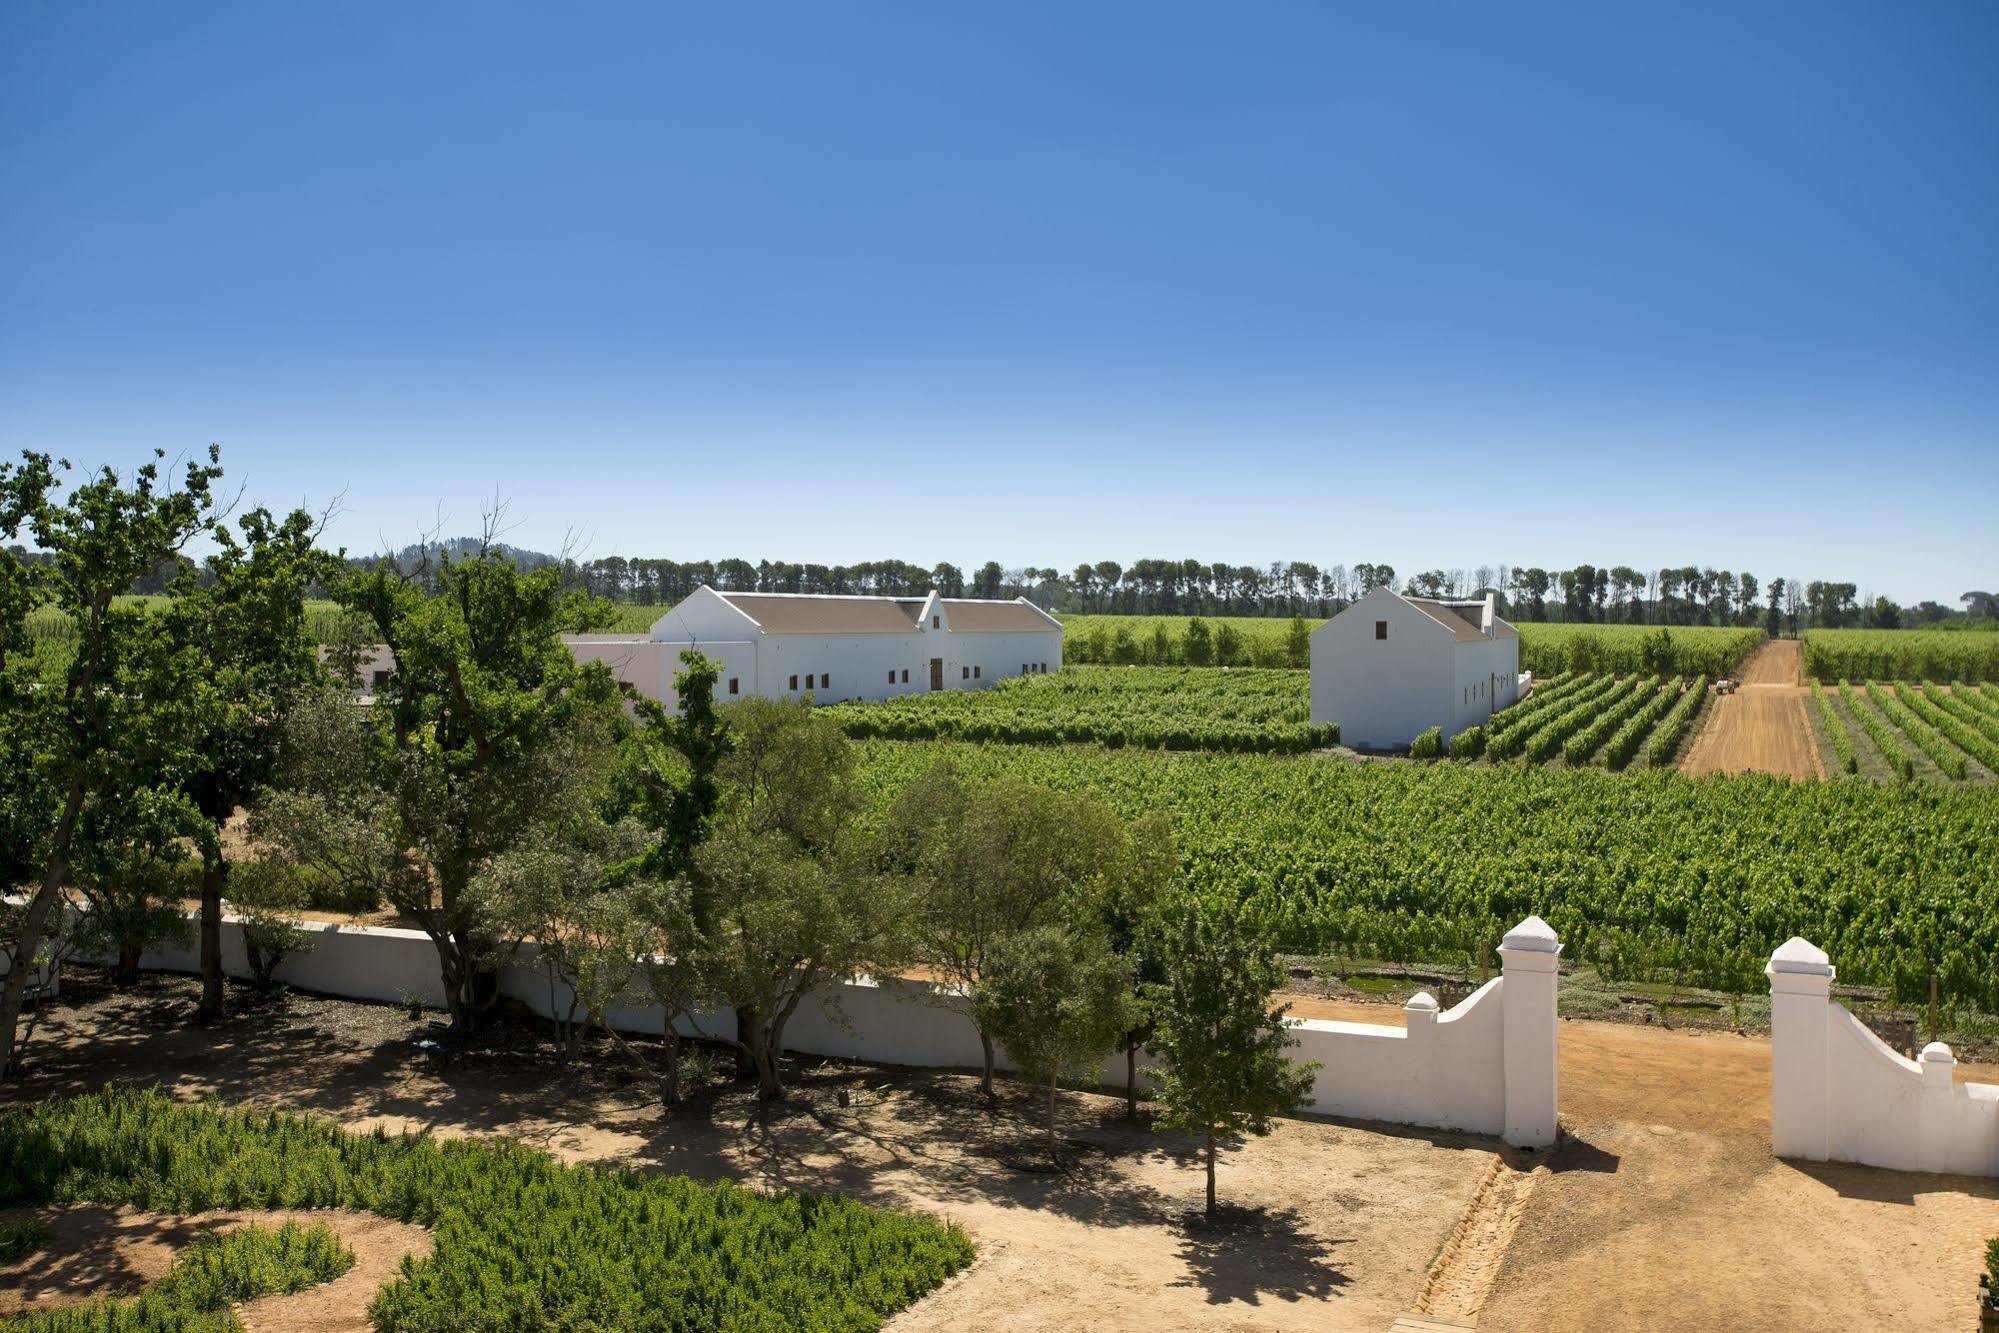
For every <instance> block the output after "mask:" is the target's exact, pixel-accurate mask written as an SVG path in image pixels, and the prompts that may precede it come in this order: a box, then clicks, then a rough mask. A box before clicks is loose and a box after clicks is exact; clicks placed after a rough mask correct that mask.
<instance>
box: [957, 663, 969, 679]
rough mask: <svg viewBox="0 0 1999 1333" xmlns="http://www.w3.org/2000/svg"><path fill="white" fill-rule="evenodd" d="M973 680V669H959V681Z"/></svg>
mask: <svg viewBox="0 0 1999 1333" xmlns="http://www.w3.org/2000/svg"><path fill="white" fill-rule="evenodd" d="M971 678H972V669H971V668H970V667H966V666H961V667H959V668H958V679H959V680H970V679H971Z"/></svg>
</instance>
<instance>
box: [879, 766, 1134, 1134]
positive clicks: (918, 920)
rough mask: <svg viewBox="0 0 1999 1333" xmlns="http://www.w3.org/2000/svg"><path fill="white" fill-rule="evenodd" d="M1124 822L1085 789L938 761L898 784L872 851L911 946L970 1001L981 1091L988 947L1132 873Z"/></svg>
mask: <svg viewBox="0 0 1999 1333" xmlns="http://www.w3.org/2000/svg"><path fill="white" fill-rule="evenodd" d="M1133 843H1134V839H1133V837H1132V833H1131V831H1130V830H1129V829H1128V828H1127V826H1126V825H1125V822H1124V821H1123V820H1122V819H1121V818H1119V817H1118V815H1117V813H1116V812H1115V811H1113V810H1112V809H1111V808H1110V807H1109V806H1108V805H1107V804H1105V803H1104V802H1103V801H1102V800H1101V799H1099V798H1098V797H1096V796H1093V795H1090V794H1088V793H1067V792H1056V791H1051V790H1049V789H1048V788H1046V787H1037V786H1034V785H1032V784H1029V783H1025V782H1020V781H1017V780H1014V779H1004V778H1003V779H999V780H995V781H992V782H987V783H984V784H980V785H977V786H971V785H967V784H966V783H964V782H963V781H961V780H960V779H959V777H958V775H957V774H956V773H955V772H953V771H952V769H951V768H950V767H949V766H948V765H945V764H939V765H937V766H936V767H935V768H932V769H930V770H929V771H928V772H926V773H924V774H922V775H921V776H919V777H918V778H917V780H916V781H915V782H913V783H911V784H910V785H909V786H908V787H907V788H905V789H904V791H903V792H902V794H901V795H900V796H899V797H898V798H897V800H896V803H895V805H894V807H893V808H892V810H891V811H890V815H889V820H888V828H887V830H886V833H885V835H884V838H883V846H882V852H883V861H884V864H886V865H887V866H888V868H889V869H890V870H891V872H892V873H896V874H899V875H905V876H908V877H910V879H911V880H912V887H913V889H914V903H913V909H912V912H911V917H910V920H911V924H912V928H913V937H912V940H911V943H912V946H913V948H914V950H915V952H916V954H917V956H918V957H919V958H920V959H921V960H922V961H923V962H924V963H925V964H927V965H928V966H929V967H930V968H931V969H932V970H933V971H934V972H936V973H937V974H939V975H940V977H941V979H943V980H945V981H947V982H949V983H951V985H952V988H953V992H947V993H946V994H945V995H943V996H940V1000H941V1001H942V1002H945V1003H949V1004H952V1005H953V1006H954V1007H955V1005H956V1003H957V1001H956V998H955V997H956V995H959V994H961V995H963V996H964V997H966V998H967V999H969V1000H970V1001H971V1004H970V1010H969V1012H970V1017H971V1019H972V1022H973V1025H974V1026H975V1027H977V1028H978V1032H979V1045H980V1049H981V1052H982V1054H983V1057H984V1063H983V1067H982V1071H981V1077H980V1080H979V1088H980V1090H981V1091H983V1092H984V1093H985V1094H986V1095H987V1096H991V1095H993V1041H994V1038H993V1035H992V1033H991V1032H990V1031H989V1030H988V1029H987V1028H986V1027H985V1024H984V1022H983V1019H982V1015H983V1013H984V1012H985V1011H984V1010H983V1009H982V1008H981V1006H980V1004H979V1003H978V1001H979V992H980V990H981V989H982V988H983V986H984V985H985V979H986V972H987V968H988V967H989V965H990V963H991V958H992V951H993V950H994V949H995V948H996V947H998V946H999V944H1000V943H1001V942H1002V941H1004V940H1006V939H1008V938H1010V937H1011V936H1013V935H1017V934H1019V933H1020V932H1022V931H1025V930H1027V929H1029V928H1031V927H1033V926H1035V925H1039V924H1049V923H1053V922H1056V921H1058V920H1060V919H1062V918H1063V917H1064V916H1065V914H1067V913H1068V912H1069V910H1070V909H1072V908H1073V907H1075V906H1076V905H1083V906H1084V907H1085V909H1086V910H1093V909H1094V905H1095V904H1097V903H1100V902H1108V901H1111V900H1112V898H1113V895H1114V894H1115V893H1116V892H1117V891H1118V887H1119V886H1120V885H1121V884H1122V883H1123V882H1124V881H1126V880H1127V879H1129V878H1132V877H1133V867H1134V864H1135V862H1136V861H1137V859H1138V858H1137V857H1136V856H1135V854H1134V850H1133Z"/></svg>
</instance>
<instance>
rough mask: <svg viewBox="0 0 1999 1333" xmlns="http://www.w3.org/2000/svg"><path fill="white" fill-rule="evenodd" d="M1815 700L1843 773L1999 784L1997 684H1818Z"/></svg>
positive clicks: (1905, 682)
mask: <svg viewBox="0 0 1999 1333" xmlns="http://www.w3.org/2000/svg"><path fill="white" fill-rule="evenodd" d="M1812 696H1813V707H1814V709H1815V711H1816V713H1817V715H1818V721H1819V726H1820V728H1821V729H1822V734H1823V735H1824V736H1825V737H1826V740H1827V741H1828V743H1829V744H1830V745H1831V747H1832V750H1833V753H1834V756H1835V757H1836V761H1837V767H1838V768H1839V769H1840V770H1841V771H1842V772H1845V773H1853V774H1859V775H1861V776H1864V777H1872V778H1875V779H1877V780H1888V781H1897V782H1914V781H1924V782H1932V783H1968V784H1972V785H1983V784H1989V783H1991V782H1992V781H1993V780H1994V779H1995V777H1999V685H1967V684H1958V685H1952V686H1941V685H1936V684H1911V683H1909V682H1907V681H1899V680H1898V681H1889V682H1875V683H1871V684H1865V685H1855V684H1850V683H1841V684H1839V685H1836V686H1834V687H1832V688H1830V689H1828V688H1827V687H1826V686H1824V685H1822V684H1820V683H1818V682H1817V681H1814V682H1813V683H1812Z"/></svg>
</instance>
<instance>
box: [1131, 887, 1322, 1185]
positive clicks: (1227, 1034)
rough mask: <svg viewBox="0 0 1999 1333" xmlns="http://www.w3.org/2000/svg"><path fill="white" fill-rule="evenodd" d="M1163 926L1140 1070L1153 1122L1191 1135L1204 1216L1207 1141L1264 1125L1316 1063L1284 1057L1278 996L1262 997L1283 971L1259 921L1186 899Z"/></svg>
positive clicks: (1299, 1094)
mask: <svg viewBox="0 0 1999 1333" xmlns="http://www.w3.org/2000/svg"><path fill="white" fill-rule="evenodd" d="M1177 915H1178V920H1177V922H1176V923H1175V924H1174V925H1173V926H1171V927H1170V928H1169V929H1168V930H1167V932H1166V933H1165V936H1164V939H1163V941H1162V944H1161V952H1160V967H1161V970H1162V971H1163V973H1164V975H1165V979H1164V980H1163V981H1161V982H1160V983H1159V984H1157V985H1155V986H1154V987H1152V991H1151V1003H1152V1011H1153V1015H1154V1021H1155V1022H1156V1024H1157V1028H1156V1030H1155V1031H1154V1034H1153V1040H1152V1044H1151V1045H1150V1047H1149V1048H1148V1049H1150V1050H1152V1051H1153V1052H1154V1053H1156V1054H1157V1055H1158V1056H1160V1057H1161V1059H1162V1061H1163V1066H1162V1067H1161V1068H1159V1069H1155V1070H1151V1071H1148V1072H1149V1073H1150V1076H1151V1077H1152V1079H1153V1081H1154V1084H1155V1085H1156V1089H1157V1092H1158V1096H1159V1100H1160V1101H1161V1102H1162V1103H1163V1104H1164V1106H1165V1111H1164V1114H1162V1115H1161V1116H1160V1120H1159V1123H1160V1124H1162V1125H1165V1126H1169V1127H1171V1128H1175V1129H1182V1130H1185V1131H1186V1132H1188V1133H1190V1134H1194V1135H1197V1136H1198V1137H1199V1138H1200V1140H1201V1144H1202V1148H1203V1152H1204V1155H1205V1157H1206V1159H1207V1171H1208V1216H1210V1217H1213V1216H1214V1214H1215V1149H1216V1140H1217V1139H1219V1138H1221V1137H1224V1136H1230V1135H1240V1134H1245V1133H1247V1134H1257V1135H1262V1134H1267V1133H1269V1132H1270V1121H1271V1118H1272V1117H1274V1116H1280V1115H1284V1114H1286V1113H1287V1112H1290V1111H1293V1110H1296V1109H1297V1108H1298V1107H1299V1106H1300V1105H1302V1104H1303V1103H1304V1102H1305V1101H1306V1100H1307V1099H1308V1098H1309V1097H1310V1096H1311V1092H1312V1076H1313V1074H1314V1073H1315V1072H1316V1071H1317V1069H1318V1065H1317V1064H1316V1063H1305V1064H1293V1063H1292V1062H1291V1061H1289V1060H1288V1059H1286V1058H1285V1054H1284V1052H1285V1049H1286V1048H1287V1047H1289V1046H1292V1045H1295V1044H1296V1043H1294V1042H1293V1041H1292V1040H1291V1038H1290V1037H1289V1036H1287V1035H1286V1033H1285V1025H1284V1015H1285V1013H1286V1011H1287V1009H1288V1008H1289V1006H1286V1005H1279V1006H1276V1007H1272V1005H1271V1003H1270V996H1271V993H1272V992H1273V991H1275V990H1276V989H1277V986H1278V983H1279V981H1280V980H1281V979H1282V977H1283V969H1282V968H1281V967H1280V966H1279V964H1278V962H1277V954H1276V950H1275V947H1274V946H1273V945H1272V943H1271V940H1270V937H1269V935H1268V934H1267V933H1266V932H1265V930H1264V929H1263V926H1262V923H1261V922H1260V921H1259V920H1258V919H1257V918H1255V917H1254V916H1251V915H1250V914H1248V913H1247V912H1246V911H1243V912H1238V911H1232V910H1230V909H1227V908H1220V907H1216V908H1210V907H1208V906H1205V905H1203V904H1201V903H1199V902H1197V901H1192V900H1190V901H1188V902H1186V903H1185V904H1183V905H1182V906H1181V907H1180V909H1179V911H1178V914H1177Z"/></svg>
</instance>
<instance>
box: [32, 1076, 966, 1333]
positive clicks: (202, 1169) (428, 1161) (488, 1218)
mask: <svg viewBox="0 0 1999 1333" xmlns="http://www.w3.org/2000/svg"><path fill="white" fill-rule="evenodd" d="M86 1202H87V1203H100V1204H108V1205H113V1206H118V1205H130V1206H132V1207H135V1208H141V1209H146V1210H149V1211H154V1212H166V1213H197V1212H202V1211H204V1210H206V1209H210V1208H251V1209H259V1208H341V1207H344V1208H356V1209H362V1210H365V1211H369V1212H374V1213H378V1214H380V1215H381V1216H384V1217H391V1218H395V1219H396V1220H398V1221H403V1222H414V1223H416V1224H417V1225H419V1226H424V1227H428V1228H430V1229H431V1230H432V1231H433V1232H434V1233H435V1235H436V1239H437V1245H436V1249H435V1250H434V1251H433V1252H432V1253H431V1254H430V1255H428V1256H427V1257H424V1258H408V1259H405V1260H404V1261H403V1265H402V1270H401V1272H400V1274H399V1275H398V1276H397V1277H396V1279H395V1280H394V1281H393V1282H390V1283H389V1284H388V1285H387V1286H385V1287H383V1288H382V1289H381V1290H380V1291H379V1292H378V1293H377V1294H376V1295H375V1298H374V1302H373V1304H372V1305H370V1307H369V1310H368V1314H369V1316H370V1318H371V1319H372V1321H373V1323H374V1325H375V1327H377V1328H383V1329H400V1330H408V1331H409V1333H419V1331H422V1330H440V1331H442V1330H458V1329H468V1328H477V1329H507V1328H568V1329H612V1328H616V1329H634V1330H638V1329H659V1330H665V1329H687V1328H741V1329H779V1328H816V1329H871V1328H878V1327H880V1324H881V1321H882V1319H883V1318H884V1317H886V1316H887V1315H889V1314H890V1313H892V1312H894V1311H896V1310H899V1309H901V1308H902V1307H904V1306H906V1305H908V1304H909V1303H910V1302H911V1301H913V1300H915V1299H916V1298H917V1297H919V1296H921V1295H923V1294H924V1293H925V1292H928V1291H930V1290H931V1289H932V1288H934V1287H935V1286H937V1284H938V1283H940V1282H942V1281H943V1280H944V1279H945V1278H947V1277H949V1276H950V1275H951V1274H952V1273H954V1272H956V1271H957V1270H959V1269H961V1268H963V1267H964V1266H965V1265H966V1264H967V1263H969V1262H971V1259H972V1246H971V1242H970V1241H969V1240H968V1239H967V1238H966V1236H965V1234H964V1233H963V1232H962V1231H960V1230H958V1229H957V1228H956V1227H951V1226H947V1225H945V1224H943V1223H940V1222H935V1221H932V1220H930V1219H929V1218H924V1217H915V1216H909V1215H906V1214H902V1213H897V1212H891V1211H888V1210H886V1209H880V1208H871V1207H868V1206H867V1205H864V1204H860V1203H855V1202H853V1201H851V1200H848V1199H842V1198H838V1197H830V1196H818V1195H810V1194H796V1193H777V1192H771V1193H765V1192H764V1191H761V1190H753V1189H742V1188H739V1187H737V1186H735V1185H732V1184H729V1183H727V1182H721V1183H716V1182H709V1181H696V1180H692V1179H689V1178H687V1177H685V1176H678V1175H672V1174H669V1173H666V1172H661V1171H642V1172H641V1171H624V1170H612V1169H607V1168H603V1167H597V1166H587V1165H583V1166H570V1165H564V1164H562V1163H559V1162H557V1161H555V1160H554V1159H553V1158H551V1157H549V1156H548V1154H546V1153H544V1152H541V1151H539V1150H538V1149H535V1148H533V1147H530V1146H528V1145H527V1144H524V1143H519V1142H515V1141H512V1140H508V1139H495V1140H477V1139H458V1140H440V1139H436V1138H432V1137H430V1136H428V1135H396V1136H391V1135H388V1134H385V1133H381V1132H377V1133H374V1134H350V1133H347V1132H345V1131H343V1130H341V1129H340V1128H338V1127H337V1126H335V1125H333V1124H331V1123H330V1122H327V1121H322V1120H316V1119H310V1118H306V1117H301V1116H295V1115H289V1114H285V1113H283V1112H278V1111H262V1110H258V1111H250V1110H244V1111H227V1110H222V1109H220V1108H218V1107H217V1106H215V1105H213V1104H210V1105H204V1106H193V1105H186V1104H183V1103H179V1102H175V1101H173V1100H172V1099H171V1098H169V1097H168V1096H167V1095H166V1094H164V1093H162V1092H159V1091H157V1090H152V1091H143V1092H140V1091H118V1090H112V1091H105V1092H101V1093H95V1094H88V1095H84V1096H79V1097H74V1098H59V1099H54V1100H45V1101H38V1102H33V1103H30V1104H28V1105H27V1106H25V1107H21V1108H17V1109H14V1110H10V1111H7V1112H6V1113H4V1114H0V1206H12V1205H18V1204H40V1203H86ZM156 1285H157V1284H156ZM178 1326H179V1325H171V1324H161V1323H154V1322H145V1321H141V1320H136V1319H127V1320H123V1321H107V1322H105V1323H103V1324H101V1325H99V1324H92V1325H90V1327H92V1328H97V1327H102V1328H106V1329H110V1328H159V1327H178ZM200 1326H201V1327H209V1328H219V1327H227V1326H228V1325H227V1324H226V1323H212V1324H207V1325H200Z"/></svg>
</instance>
